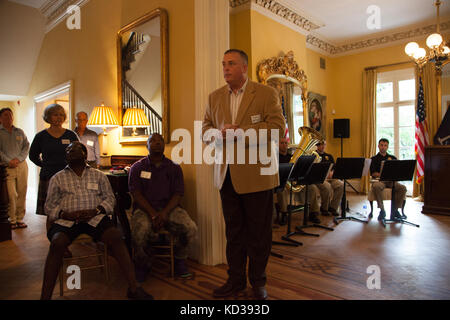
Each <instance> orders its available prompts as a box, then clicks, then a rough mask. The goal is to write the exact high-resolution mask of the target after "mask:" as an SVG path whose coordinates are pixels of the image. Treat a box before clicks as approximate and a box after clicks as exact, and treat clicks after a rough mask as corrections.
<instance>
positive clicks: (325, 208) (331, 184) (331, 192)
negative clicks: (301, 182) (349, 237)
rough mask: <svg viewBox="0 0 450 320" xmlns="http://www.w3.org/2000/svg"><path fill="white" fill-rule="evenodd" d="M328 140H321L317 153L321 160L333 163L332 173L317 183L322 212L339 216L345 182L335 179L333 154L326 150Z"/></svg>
mask: <svg viewBox="0 0 450 320" xmlns="http://www.w3.org/2000/svg"><path fill="white" fill-rule="evenodd" d="M326 145H327V142H326V141H325V140H322V141H320V142H319V143H318V144H317V145H316V146H317V153H318V154H319V156H320V157H321V162H324V163H332V164H333V167H332V168H331V171H330V174H329V176H328V177H327V179H326V180H325V181H324V182H323V183H318V184H316V186H317V188H319V190H320V198H321V206H320V212H321V213H322V215H323V216H329V215H330V214H332V215H333V216H338V215H339V214H338V213H337V210H338V208H339V204H340V203H341V200H342V195H343V194H344V182H343V181H342V180H339V179H333V178H332V177H333V171H334V170H333V169H334V158H333V156H332V155H331V154H329V153H326V152H325V147H326Z"/></svg>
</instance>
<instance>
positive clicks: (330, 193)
mask: <svg viewBox="0 0 450 320" xmlns="http://www.w3.org/2000/svg"><path fill="white" fill-rule="evenodd" d="M316 186H317V187H318V188H319V190H320V198H321V200H322V204H321V206H320V208H321V209H322V210H324V211H328V209H329V208H332V209H334V210H335V211H337V209H338V208H339V205H340V204H341V200H342V195H343V194H344V182H343V181H341V180H339V179H329V180H325V181H324V182H323V183H321V184H316Z"/></svg>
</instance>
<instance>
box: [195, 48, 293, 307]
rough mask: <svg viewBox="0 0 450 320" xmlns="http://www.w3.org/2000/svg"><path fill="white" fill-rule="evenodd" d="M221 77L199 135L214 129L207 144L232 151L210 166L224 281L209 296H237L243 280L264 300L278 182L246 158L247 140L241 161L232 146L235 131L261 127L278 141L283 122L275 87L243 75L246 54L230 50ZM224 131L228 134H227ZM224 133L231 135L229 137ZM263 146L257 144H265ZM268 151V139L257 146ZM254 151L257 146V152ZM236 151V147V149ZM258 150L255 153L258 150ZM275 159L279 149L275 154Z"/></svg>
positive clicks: (269, 146) (243, 286)
mask: <svg viewBox="0 0 450 320" xmlns="http://www.w3.org/2000/svg"><path fill="white" fill-rule="evenodd" d="M222 67H223V73H224V78H225V81H226V82H227V84H228V85H226V86H224V87H222V88H219V89H217V90H216V91H214V92H213V93H211V94H210V95H209V100H208V106H207V108H206V113H205V116H204V120H203V129H202V131H203V134H204V133H205V132H206V131H207V130H209V129H216V130H219V131H220V132H221V136H219V137H216V141H214V142H212V143H215V144H216V145H218V144H223V145H224V149H230V148H232V149H234V151H235V152H234V153H233V155H234V158H232V159H228V157H227V159H225V155H226V154H227V153H226V152H224V153H223V156H224V158H223V161H222V163H217V162H220V161H217V162H216V164H215V167H214V184H215V186H216V187H217V188H218V189H219V190H220V197H221V199H222V208H223V215H224V219H225V229H226V238H227V246H226V256H227V262H228V280H227V282H226V283H225V284H224V285H223V286H222V287H220V288H217V289H216V290H214V292H213V296H214V297H217V298H219V297H228V296H231V295H238V294H239V293H240V292H241V291H244V290H245V289H246V286H247V276H246V271H247V270H246V269H247V257H248V259H249V266H248V278H249V281H250V284H251V285H252V288H253V295H254V297H255V299H259V300H261V299H267V291H266V288H265V285H266V273H265V269H266V265H267V261H268V259H269V255H270V249H271V244H272V212H273V211H272V210H273V189H274V188H275V187H277V186H278V185H279V177H278V170H276V172H275V173H273V174H269V175H264V174H261V171H262V170H261V169H263V168H265V167H268V166H267V165H265V164H263V163H262V162H261V159H260V158H258V159H257V161H256V163H255V161H253V162H252V161H249V158H250V157H249V144H248V143H247V144H246V145H245V162H244V163H241V162H240V161H236V145H238V143H237V142H238V141H239V139H242V138H245V135H244V137H242V135H240V134H239V133H238V132H239V131H238V132H236V130H238V129H242V130H243V131H244V132H247V131H248V132H251V131H252V130H253V131H254V132H256V135H257V137H258V138H260V137H261V136H260V135H261V132H262V130H261V129H263V130H264V129H265V130H267V135H268V136H270V132H271V130H273V129H277V130H278V136H277V137H273V136H272V138H276V139H279V138H280V137H281V136H282V134H283V133H284V129H285V120H284V117H283V113H282V110H281V106H280V104H279V99H278V94H277V92H276V90H275V89H273V88H271V87H268V86H265V85H262V84H259V83H257V82H253V81H251V80H249V79H248V76H247V69H248V57H247V54H246V53H245V52H243V51H241V50H237V49H230V50H228V51H226V52H225V54H224V57H223V61H222ZM227 131H228V136H229V137H231V136H233V137H231V139H230V138H228V139H227V138H226V137H227ZM229 133H236V135H230V134H229ZM264 143H265V145H262V144H264ZM256 147H257V148H258V149H259V148H261V147H262V148H263V149H264V150H267V151H269V152H270V151H271V141H270V139H269V140H268V141H266V142H261V140H259V144H258V145H257V146H256ZM258 151H259V150H258ZM237 153H238V155H239V150H238V151H237ZM258 154H260V153H259V152H258ZM275 156H276V157H277V158H278V152H277V153H276V154H275Z"/></svg>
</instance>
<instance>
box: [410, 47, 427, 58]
mask: <svg viewBox="0 0 450 320" xmlns="http://www.w3.org/2000/svg"><path fill="white" fill-rule="evenodd" d="M426 55H427V52H426V51H425V49H424V48H419V49H417V50H416V52H414V55H413V57H414V59H416V60H419V59H423V58H425V56H426Z"/></svg>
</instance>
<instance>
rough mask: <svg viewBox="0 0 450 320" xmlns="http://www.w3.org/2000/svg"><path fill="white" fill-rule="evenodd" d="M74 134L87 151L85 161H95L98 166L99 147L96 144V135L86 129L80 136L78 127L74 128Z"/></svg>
mask: <svg viewBox="0 0 450 320" xmlns="http://www.w3.org/2000/svg"><path fill="white" fill-rule="evenodd" d="M75 132H76V133H77V134H78V137H79V138H80V141H81V143H82V144H84V145H85V146H86V148H87V151H88V156H87V161H95V162H97V164H100V146H99V144H98V135H97V133H96V132H95V131H92V130H89V129H88V128H86V129H85V130H84V134H83V135H80V133H79V132H78V127H77V128H75Z"/></svg>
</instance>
